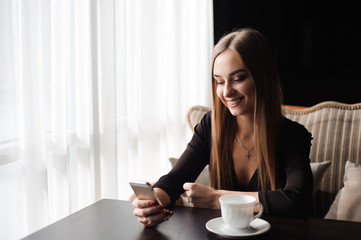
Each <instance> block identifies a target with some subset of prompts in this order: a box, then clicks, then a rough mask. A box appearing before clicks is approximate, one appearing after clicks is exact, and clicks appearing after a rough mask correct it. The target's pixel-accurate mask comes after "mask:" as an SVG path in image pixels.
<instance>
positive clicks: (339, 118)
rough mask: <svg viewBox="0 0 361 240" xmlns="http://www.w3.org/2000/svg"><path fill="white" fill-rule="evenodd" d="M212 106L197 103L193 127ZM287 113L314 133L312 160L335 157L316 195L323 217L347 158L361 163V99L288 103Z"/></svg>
mask: <svg viewBox="0 0 361 240" xmlns="http://www.w3.org/2000/svg"><path fill="white" fill-rule="evenodd" d="M210 110H211V109H210V108H207V107H203V106H194V107H192V108H191V109H190V110H189V112H188V124H189V126H190V127H191V129H192V130H193V128H194V126H195V125H196V124H197V123H198V122H199V121H200V119H201V118H202V117H203V115H204V114H205V113H206V112H208V111H210ZM283 113H284V115H285V117H287V118H289V119H291V120H293V121H296V122H299V123H301V124H302V125H304V126H305V127H306V128H307V130H308V131H309V132H311V133H312V137H313V140H312V146H311V152H310V159H311V162H324V161H327V160H331V166H330V169H329V170H328V171H327V172H326V174H325V175H324V177H323V179H322V181H321V183H320V185H319V186H318V189H316V191H315V195H314V216H316V217H323V216H324V215H325V214H326V213H327V211H328V209H329V207H330V205H331V204H332V202H333V200H334V198H335V196H336V194H337V193H338V191H339V190H340V189H341V188H342V187H343V175H344V171H345V163H346V161H347V160H350V161H352V162H355V163H356V164H360V163H361V103H358V104H353V105H351V104H343V103H338V102H322V103H319V104H317V105H314V106H312V107H306V108H299V107H295V106H286V105H285V106H284V107H283Z"/></svg>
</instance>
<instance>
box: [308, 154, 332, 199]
mask: <svg viewBox="0 0 361 240" xmlns="http://www.w3.org/2000/svg"><path fill="white" fill-rule="evenodd" d="M330 165H331V161H330V160H328V161H324V162H319V163H316V162H312V163H311V170H312V176H313V192H315V191H316V189H317V188H318V186H319V185H320V183H321V180H322V178H323V176H324V175H325V173H326V170H327V169H328V168H329V167H330Z"/></svg>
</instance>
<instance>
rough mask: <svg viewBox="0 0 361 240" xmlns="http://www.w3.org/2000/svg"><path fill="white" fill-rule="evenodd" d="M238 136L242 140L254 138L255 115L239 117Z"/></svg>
mask: <svg viewBox="0 0 361 240" xmlns="http://www.w3.org/2000/svg"><path fill="white" fill-rule="evenodd" d="M237 125H238V130H237V135H238V137H239V138H241V139H248V138H252V137H253V130H254V121H253V114H247V115H240V116H237Z"/></svg>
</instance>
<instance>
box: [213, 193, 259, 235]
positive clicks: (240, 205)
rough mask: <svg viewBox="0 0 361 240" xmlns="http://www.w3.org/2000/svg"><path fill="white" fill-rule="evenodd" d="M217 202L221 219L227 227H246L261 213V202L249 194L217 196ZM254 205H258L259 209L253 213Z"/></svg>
mask: <svg viewBox="0 0 361 240" xmlns="http://www.w3.org/2000/svg"><path fill="white" fill-rule="evenodd" d="M219 202H220V203H221V213H222V219H223V221H224V223H225V224H226V226H227V227H229V228H233V229H244V228H247V227H248V226H249V225H250V223H251V222H252V221H253V220H254V219H255V218H259V217H261V216H262V213H263V205H262V203H260V202H256V198H255V197H253V196H250V195H242V194H232V195H225V196H222V197H220V198H219ZM256 206H260V211H259V213H258V214H256V215H254V208H255V207H256Z"/></svg>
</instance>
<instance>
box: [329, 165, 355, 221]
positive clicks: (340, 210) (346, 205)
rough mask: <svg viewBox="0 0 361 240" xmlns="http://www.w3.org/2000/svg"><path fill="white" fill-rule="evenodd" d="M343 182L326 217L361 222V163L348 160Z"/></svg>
mask: <svg viewBox="0 0 361 240" xmlns="http://www.w3.org/2000/svg"><path fill="white" fill-rule="evenodd" d="M343 184H344V186H343V188H341V190H340V191H339V192H338V193H337V195H336V198H335V200H334V202H333V203H332V205H331V207H330V209H329V211H328V213H327V214H326V216H325V218H327V219H338V220H348V221H358V222H360V221H361V204H360V203H361V165H356V164H355V163H352V162H350V161H347V162H346V166H345V174H344V177H343Z"/></svg>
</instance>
